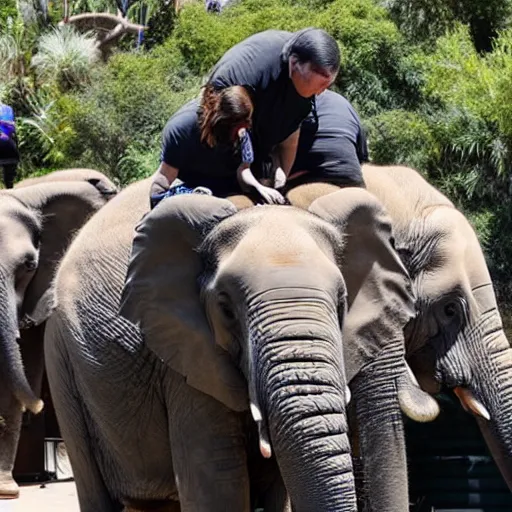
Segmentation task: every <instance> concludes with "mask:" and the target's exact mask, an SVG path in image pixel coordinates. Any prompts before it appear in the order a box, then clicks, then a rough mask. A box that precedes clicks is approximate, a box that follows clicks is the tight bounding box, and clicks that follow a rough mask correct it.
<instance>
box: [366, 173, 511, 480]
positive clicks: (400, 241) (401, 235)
mask: <svg viewBox="0 0 512 512" xmlns="http://www.w3.org/2000/svg"><path fill="white" fill-rule="evenodd" d="M379 173H381V174H380V175H379ZM365 180H366V181H367V183H368V188H369V190H370V191H371V192H372V193H374V194H375V195H376V196H377V197H379V198H380V199H381V200H382V202H383V203H384V204H385V205H386V207H387V209H388V211H389V213H390V215H391V217H392V218H393V225H394V230H395V238H396V242H395V246H396V249H397V251H398V253H399V254H400V256H401V258H402V260H403V261H404V264H405V265H406V267H407V268H408V270H409V273H410V275H411V278H412V282H413V287H414V292H415V295H416V297H417V310H418V316H417V318H416V319H415V320H414V321H413V322H411V324H410V325H409V326H408V328H407V330H406V347H407V352H408V360H409V362H410V364H411V367H412V369H413V371H414V372H415V374H416V376H417V378H418V381H419V383H420V385H421V386H422V387H423V388H424V389H425V390H426V391H429V392H436V391H438V390H439V387H440V385H446V386H448V387H450V388H455V389H456V393H457V395H458V396H459V399H460V400H461V403H462V405H463V406H464V407H465V408H466V409H468V410H470V411H471V412H473V413H476V414H475V415H476V418H477V421H478V424H479V426H480V429H481V430H482V433H483V435H484V438H485V440H486V442H487V444H488V446H489V448H490V450H491V452H492V454H493V457H494V459H495V460H496V463H497V464H498V466H499V468H500V470H501V472H502V474H503V477H504V478H505V480H506V482H507V483H508V486H509V488H510V489H511V490H512V349H511V346H510V342H509V341H508V340H507V338H506V336H505V333H504V332H503V326H502V322H501V317H500V313H499V311H498V307H497V304H496V297H495V295H494V290H493V284H492V281H491V277H490V275H489V271H488V269H487V265H486V263H485V259H484V255H483V253H482V249H481V247H480V244H479V242H478V239H477V237H476V234H475V232H474V231H473V229H472V228H471V226H470V224H469V222H468V221H467V220H466V218H465V217H464V216H463V215H462V213H461V212H459V211H458V210H456V209H455V208H454V206H453V204H452V203H451V202H450V201H449V200H448V199H447V198H446V197H445V196H443V195H442V194H441V193H440V192H438V191H437V190H436V189H434V188H433V187H432V186H430V185H429V184H428V183H427V182H426V181H425V180H424V179H423V178H422V177H421V176H420V175H419V174H417V173H416V172H415V171H413V170H411V169H407V168H404V167H395V168H393V167H390V168H385V169H380V168H375V167H368V169H367V170H366V171H365ZM405 184H407V185H406V186H407V191H408V192H407V194H402V193H401V191H402V190H403V189H404V187H405ZM384 188H385V189H386V191H387V192H383V190H384ZM390 188H392V189H393V191H394V192H393V193H392V194H389V189H390ZM468 392H469V393H470V394H471V395H473V396H474V398H476V401H475V400H473V399H472V398H471V395H469V394H468ZM478 402H479V403H481V405H483V407H484V408H485V409H486V410H487V412H488V414H489V416H490V421H488V420H486V419H484V418H483V417H482V410H481V409H479V407H478ZM484 414H485V413H484Z"/></svg>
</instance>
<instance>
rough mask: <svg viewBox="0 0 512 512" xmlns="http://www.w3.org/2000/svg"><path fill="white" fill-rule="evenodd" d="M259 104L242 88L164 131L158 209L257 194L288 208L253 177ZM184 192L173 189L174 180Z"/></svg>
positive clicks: (190, 106)
mask: <svg viewBox="0 0 512 512" xmlns="http://www.w3.org/2000/svg"><path fill="white" fill-rule="evenodd" d="M252 114H253V104H252V101H251V97H250V95H249V94H248V92H247V91H246V90H245V89H244V88H243V87H239V86H235V87H228V88H226V89H224V90H223V91H222V93H221V94H219V95H216V96H215V97H212V98H211V99H210V101H207V102H203V103H202V105H200V101H199V99H196V100H192V101H190V102H189V103H187V104H186V105H185V106H184V107H182V108H181V109H180V110H179V111H178V112H176V113H175V114H174V115H173V116H172V117H171V119H170V120H169V121H168V122H167V125H166V126H165V128H164V131H163V137H162V139H163V140H162V155H161V163H160V167H159V168H158V170H157V172H156V173H155V175H154V177H153V183H152V186H151V205H152V207H154V206H156V204H157V203H158V202H159V201H160V200H161V199H163V198H164V197H168V196H172V195H175V194H179V193H183V192H196V193H213V194H215V195H217V196H221V197H222V196H226V195H228V194H233V193H237V192H239V191H240V188H242V189H247V188H254V189H255V190H256V191H257V192H258V193H259V194H260V196H261V197H262V199H263V200H264V201H265V202H267V203H276V202H277V203H279V202H283V201H284V199H283V198H282V196H281V194H280V193H279V192H278V191H277V190H274V189H272V188H270V187H265V186H263V185H262V184H261V183H260V182H259V181H258V180H256V178H255V177H254V175H253V174H252V172H251V170H250V164H251V163H252V161H253V159H254V152H253V149H252V144H251V137H250V134H249V129H250V127H251V123H252ZM177 178H178V179H179V180H180V181H182V182H183V185H181V186H173V187H172V186H171V185H172V184H173V182H174V180H176V179H177Z"/></svg>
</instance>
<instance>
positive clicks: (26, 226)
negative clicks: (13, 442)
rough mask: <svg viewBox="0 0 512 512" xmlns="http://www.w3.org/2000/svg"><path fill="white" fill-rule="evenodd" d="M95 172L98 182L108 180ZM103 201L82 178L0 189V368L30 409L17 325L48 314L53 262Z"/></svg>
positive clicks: (33, 401) (34, 407) (36, 403)
mask: <svg viewBox="0 0 512 512" xmlns="http://www.w3.org/2000/svg"><path fill="white" fill-rule="evenodd" d="M98 174H99V173H98ZM100 176H102V178H103V179H102V180H101V183H104V182H105V183H106V182H108V180H106V178H105V177H104V176H103V175H100ZM111 186H112V187H114V185H113V184H111ZM106 200H107V198H106V196H105V195H104V194H103V191H101V190H98V189H97V188H96V186H94V185H92V184H90V183H88V182H83V183H80V182H68V183H58V182H55V183H41V184H38V185H33V186H30V187H26V188H20V189H19V190H10V191H0V365H1V368H0V371H1V372H2V375H3V378H4V379H5V382H6V384H7V386H8V388H9V389H10V391H11V392H12V394H13V395H14V396H15V397H16V398H17V400H18V401H19V402H20V403H21V405H22V406H24V407H26V408H28V409H29V410H30V411H32V412H34V413H37V412H39V411H40V410H41V408H42V402H41V400H39V399H38V398H37V397H36V396H35V395H34V393H33V391H32V389H31V387H30V385H29V384H28V381H27V378H26V376H25V373H24V370H23V365H22V361H21V356H20V351H19V347H18V343H17V339H18V338H19V330H20V329H25V328H29V327H31V326H36V325H40V324H42V323H43V322H44V321H45V320H46V319H47V318H48V316H49V315H50V314H51V312H52V309H53V307H54V294H53V288H52V281H53V275H54V271H55V267H56V265H57V263H58V261H59V260H60V258H61V257H62V255H63V253H64V251H65V250H66V247H67V246H68V244H69V242H70V241H71V238H72V236H73V235H74V233H75V231H76V230H77V229H78V228H80V227H81V226H82V225H83V224H84V222H85V220H86V219H87V218H88V217H89V216H90V215H91V214H92V213H93V212H95V211H96V210H98V209H99V208H100V207H101V206H102V205H103V204H105V202H106Z"/></svg>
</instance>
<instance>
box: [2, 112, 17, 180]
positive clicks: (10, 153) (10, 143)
mask: <svg viewBox="0 0 512 512" xmlns="http://www.w3.org/2000/svg"><path fill="white" fill-rule="evenodd" d="M19 160H20V155H19V153H18V146H17V143H16V127H15V124H14V111H13V109H12V107H10V106H9V105H4V104H3V103H0V167H2V168H3V180H4V184H5V186H6V188H12V187H13V185H14V179H15V178H16V168H17V167H18V163H19Z"/></svg>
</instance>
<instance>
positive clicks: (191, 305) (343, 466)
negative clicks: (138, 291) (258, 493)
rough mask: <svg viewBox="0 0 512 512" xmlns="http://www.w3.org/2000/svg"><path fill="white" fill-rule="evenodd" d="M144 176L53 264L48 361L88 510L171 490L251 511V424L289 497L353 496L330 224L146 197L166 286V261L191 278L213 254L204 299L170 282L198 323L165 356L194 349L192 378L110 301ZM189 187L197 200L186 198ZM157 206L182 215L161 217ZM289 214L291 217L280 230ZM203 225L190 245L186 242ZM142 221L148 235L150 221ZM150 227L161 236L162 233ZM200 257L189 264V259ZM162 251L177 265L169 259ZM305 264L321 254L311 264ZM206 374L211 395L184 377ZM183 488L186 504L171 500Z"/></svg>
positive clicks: (194, 505)
mask: <svg viewBox="0 0 512 512" xmlns="http://www.w3.org/2000/svg"><path fill="white" fill-rule="evenodd" d="M148 188H149V182H148V181H145V182H141V183H139V184H136V185H133V186H131V187H129V188H128V189H125V190H124V191H123V192H122V193H121V194H120V195H119V196H118V197H116V198H115V199H114V200H113V201H111V202H110V203H109V204H108V205H107V206H106V207H105V209H103V210H102V211H100V212H99V213H98V214H97V215H96V216H95V218H93V219H92V220H91V221H90V222H89V223H88V224H87V225H86V226H85V228H84V230H83V231H82V232H81V233H80V235H79V237H78V238H77V239H76V240H75V242H74V243H73V244H72V246H71V248H70V250H69V251H68V253H67V255H66V257H65V258H64V260H63V262H62V265H61V266H60V269H59V271H58V275H57V284H56V286H57V294H58V297H59V306H58V308H57V310H56V312H55V314H54V315H53V316H52V318H51V320H50V321H49V322H48V327H47V333H46V346H45V350H46V361H47V367H48V377H49V381H50V386H51V391H52V396H53V399H54V403H55V405H56V411H57V415H58V418H59V422H60V425H61V430H62V433H63V436H64V439H65V441H66V445H67V449H68V453H69V456H70V459H71V462H72V465H73V471H74V474H75V478H76V483H77V489H78V494H79V500H80V506H81V510H82V512H93V511H94V512H107V511H111V510H116V507H117V506H118V505H116V503H119V502H122V503H123V504H124V505H125V506H127V507H129V506H130V505H131V506H132V507H133V508H137V510H146V509H148V510H149V505H150V504H151V505H152V506H154V505H155V503H156V502H158V501H160V502H161V504H162V505H163V504H164V503H166V502H167V504H166V506H168V507H170V508H166V509H165V510H174V509H175V510H180V508H179V506H180V507H181V510H182V511H194V512H200V511H205V512H206V511H209V512H214V511H217V510H218V511H225V510H237V511H240V512H243V511H246V512H247V511H249V510H250V509H251V503H250V498H251V497H250V485H249V479H250V478H251V477H252V476H253V475H251V476H250V475H249V469H248V468H249V466H250V465H251V461H250V460H249V458H250V455H249V454H248V453H249V452H250V449H248V446H249V445H250V443H251V442H250V439H249V438H248V436H249V435H252V434H255V435H256V439H258V438H259V439H260V441H261V445H262V450H263V451H264V450H265V449H267V448H268V440H269V438H272V447H271V449H272V450H273V452H274V455H275V456H276V458H277V461H278V463H279V466H280V468H281V471H282V473H283V477H284V479H285V481H286V482H287V483H291V484H292V485H291V488H289V490H290V494H291V495H292V499H293V500H294V502H295V507H296V510H297V511H300V512H301V511H313V510H315V511H355V510H356V508H355V491H354V482H353V475H352V465H351V457H350V447H349V442H348V437H347V422H346V414H345V400H346V396H345V390H346V384H345V377H344V374H343V356H342V342H341V332H340V327H339V325H340V317H339V315H342V316H343V311H344V298H345V294H346V291H345V286H344V282H343V279H342V276H341V272H340V270H339V268H338V266H337V264H338V262H339V259H340V256H341V251H342V244H341V238H340V236H339V234H338V233H337V231H336V230H335V229H334V228H333V227H332V226H331V225H330V224H328V223H327V222H324V221H322V220H321V219H318V218H316V217H314V216H313V215H310V214H308V213H306V212H299V214H300V215H299V216H297V212H293V213H291V212H290V210H291V209H283V208H280V207H265V208H255V209H252V210H246V211H244V212H239V213H235V212H236V209H235V208H234V206H233V205H232V204H231V203H230V202H228V201H226V200H220V199H215V198H208V197H206V198H205V197H198V196H187V197H179V198H173V200H169V201H168V202H166V203H165V204H164V203H162V205H160V206H159V207H158V208H157V209H156V210H154V211H153V213H152V216H153V217H154V216H155V215H158V213H160V214H161V215H163V216H164V218H163V220H162V221H161V230H162V231H161V235H164V234H166V236H167V237H168V238H169V240H173V244H172V247H171V251H170V252H168V251H164V250H162V251H161V255H160V256H161V258H162V259H158V258H157V259H156V260H155V261H154V262H151V263H150V264H151V265H152V269H153V273H154V274H158V273H159V272H161V276H160V277H161V278H162V280H163V281H162V282H161V287H162V288H163V289H164V290H165V289H167V287H166V283H167V281H166V279H168V278H169V274H173V272H176V279H186V278H187V275H190V278H191V279H192V281H190V283H191V284H193V283H194V281H195V276H196V272H197V269H198V267H197V265H199V264H200V263H199V262H200V260H201V261H204V262H208V264H207V266H206V270H205V272H204V274H203V277H202V281H201V282H202V285H201V290H202V295H203V297H202V299H203V304H204V307H203V306H201V302H199V300H198V299H199V296H197V298H196V295H197V292H196V291H195V289H194V288H195V287H194V286H188V287H184V288H183V291H182V292H181V291H180V292H176V293H177V294H178V295H179V303H180V309H179V311H178V314H177V318H178V319H179V321H180V322H182V323H183V322H185V324H187V323H189V322H190V323H191V325H193V326H194V332H193V333H191V335H190V337H189V339H187V340H183V339H180V340H179V342H178V341H176V339H172V337H171V339H170V340H168V339H167V340H166V341H167V343H168V346H169V345H170V346H171V351H173V355H174V360H175V361H176V360H179V361H181V364H182V365H183V366H185V365H187V364H188V363H187V361H186V360H187V359H192V361H191V362H192V363H193V366H194V367H195V368H191V369H190V372H189V373H188V376H187V381H188V382H189V383H191V384H192V385H187V382H186V381H185V380H184V378H183V376H182V375H180V373H178V372H177V371H174V370H172V369H171V368H170V367H169V366H167V365H166V364H164V362H162V361H160V360H159V359H158V358H157V357H156V356H155V355H154V354H153V353H152V352H150V351H149V349H148V348H147V347H146V346H145V345H144V344H143V342H142V338H141V336H140V334H139V332H138V330H137V328H136V327H135V326H134V325H133V324H132V323H130V322H129V321H127V320H126V319H125V318H123V317H121V316H118V314H117V311H118V307H119V301H120V296H121V291H122V288H123V284H124V277H125V272H126V270H127V263H128V259H129V254H130V249H131V242H132V236H133V227H134V225H135V224H136V223H137V221H138V220H139V219H140V217H141V216H142V214H143V213H144V206H145V205H144V203H143V202H142V201H141V200H140V199H141V198H147V194H148ZM190 201H192V202H193V203H192V204H194V201H195V204H201V205H203V208H199V209H197V208H196V209H195V210H194V208H188V207H187V206H186V205H187V204H189V203H190ZM166 208H167V210H166ZM172 212H174V213H172ZM182 212H185V213H183V214H182ZM166 213H167V215H168V216H172V215H174V216H175V217H180V216H182V217H180V219H181V220H180V221H179V222H177V223H176V224H177V225H176V226H174V225H171V224H169V222H168V220H169V219H168V218H167V219H166V218H165V214H166ZM226 217H229V218H228V219H226V220H224V221H222V222H220V221H221V220H222V219H223V218H226ZM283 223H284V224H286V226H287V229H288V230H289V233H290V235H289V236H288V237H287V239H286V243H283V240H282V228H281V226H282V225H283ZM156 224H158V222H157V223H156ZM205 231H208V232H209V234H207V235H206V233H205ZM153 235H154V233H153ZM205 235H206V239H205V240H204V241H203V243H202V248H201V255H200V257H201V258H200V259H199V256H196V255H194V253H193V251H191V247H193V246H194V245H196V244H197V242H200V241H201V239H203V237H204V236H205ZM138 236H145V235H144V228H142V229H141V228H139V235H138ZM190 237H191V240H188V239H189V238H190ZM156 242H159V244H160V245H162V244H164V246H165V241H164V239H163V238H159V240H156ZM156 242H155V241H154V237H153V243H156ZM190 244H192V245H190ZM156 245H158V244H156ZM254 254H258V255H259V257H258V258H256V259H255V258H254ZM194 258H197V262H198V263H197V265H192V266H191V267H190V268H188V269H187V265H188V266H190V262H191V261H194ZM169 259H170V260H171V261H172V263H173V264H175V265H176V266H177V267H179V268H176V270H175V269H173V267H172V266H171V267H170V269H169V272H167V271H166V270H164V267H163V266H162V265H165V264H166V263H167V260H169ZM93 260H94V265H93V264H92V263H91V262H92V261H93ZM221 263H222V265H221ZM311 268H316V270H315V271H311V270H309V271H307V272H306V271H305V270H306V269H311ZM159 269H162V270H161V271H160V270H159ZM182 284H183V283H182ZM169 292H170V293H171V294H173V293H174V292H173V290H169ZM196 302H197V305H196ZM132 307H137V304H136V303H135V304H132ZM155 307H158V305H155ZM205 310H206V312H207V318H208V321H209V323H210V325H211V329H212V330H213V331H214V332H215V340H216V341H217V343H219V344H220V346H221V347H222V349H220V348H219V347H217V348H215V345H214V340H213V339H211V335H208V338H207V339H206V340H207V341H208V343H205V344H204V345H203V339H204V338H203V335H204V332H205V329H206V331H207V332H209V328H208V324H206V323H205V319H204V317H203V315H204V311H205ZM169 314H170V315H172V314H173V311H169ZM183 328H185V327H183V326H181V327H178V329H183ZM161 329H162V330H165V329H166V327H165V325H162V327H161ZM164 334H165V333H164ZM209 340H211V341H209ZM185 342H186V343H185ZM197 343H199V344H198V345H197V346H196V344H197ZM187 344H190V345H192V347H193V348H194V350H193V351H192V352H190V351H189V349H188V348H187ZM246 347H252V349H251V350H248V349H247V348H246ZM212 351H213V352H212ZM166 353H167V352H165V350H164V354H166ZM180 354H181V355H180ZM228 354H229V355H228ZM210 358H211V359H210ZM231 358H233V359H234V360H235V361H237V362H238V369H237V368H236V366H234V365H232V363H231V362H230V359H231ZM195 370H197V371H195ZM210 373H211V374H212V375H210ZM285 377H286V379H285ZM210 379H211V381H210ZM196 381H201V382H200V383H199V384H197V382H196ZM207 383H210V386H211V387H212V388H214V391H213V393H215V392H216V391H215V390H218V389H219V388H221V387H225V386H226V385H227V386H228V387H227V388H226V389H227V391H225V390H221V391H220V395H219V399H218V400H216V399H214V398H212V397H211V396H209V395H208V394H206V393H203V392H200V391H198V390H197V389H195V388H194V387H193V385H198V386H199V387H200V386H201V385H202V384H206V385H208V384H207ZM247 383H248V386H249V388H250V396H251V401H252V403H253V404H254V405H253V415H254V416H255V418H256V419H257V417H258V414H257V413H256V412H255V407H257V408H258V409H259V411H261V413H262V416H263V421H259V424H260V425H259V427H260V430H259V434H258V431H255V430H254V429H253V428H250V429H248V428H247V424H248V421H250V418H249V416H248V412H247V405H248V404H247V394H246V393H247ZM300 390H302V391H300ZM223 393H225V395H223ZM77 396H80V397H81V399H80V401H77V400H76V397H77ZM127 397H129V399H127ZM222 400H224V401H225V402H228V403H229V405H230V407H227V406H226V405H225V404H224V403H222ZM253 431H254V432H253ZM251 432H252V434H251ZM92 439H94V442H91V440H92ZM257 459H259V460H260V461H261V458H260V456H257ZM269 467H272V465H270V466H269ZM312 474H315V475H316V476H317V478H316V479H315V478H312V477H311V475H312ZM263 476H265V475H263ZM257 478H259V476H257ZM178 498H179V500H180V505H179V506H178V505H177V503H175V502H174V505H173V502H172V500H173V499H174V500H178ZM266 499H267V500H269V501H267V502H266V506H267V510H269V511H272V510H275V511H278V510H280V511H282V510H284V508H285V506H286V504H285V501H284V499H285V498H284V495H283V494H282V493H281V495H280V496H279V497H277V498H276V493H274V492H272V489H269V492H268V493H267V498H266ZM270 500H272V501H270ZM173 506H174V508H172V507H173ZM127 509H128V510H129V508H127Z"/></svg>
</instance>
